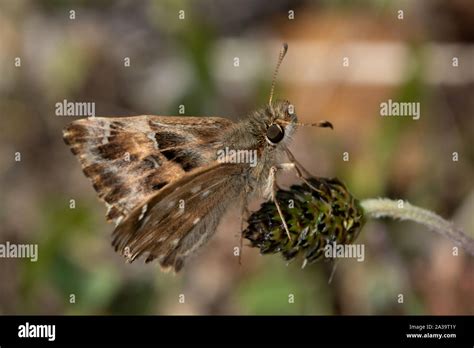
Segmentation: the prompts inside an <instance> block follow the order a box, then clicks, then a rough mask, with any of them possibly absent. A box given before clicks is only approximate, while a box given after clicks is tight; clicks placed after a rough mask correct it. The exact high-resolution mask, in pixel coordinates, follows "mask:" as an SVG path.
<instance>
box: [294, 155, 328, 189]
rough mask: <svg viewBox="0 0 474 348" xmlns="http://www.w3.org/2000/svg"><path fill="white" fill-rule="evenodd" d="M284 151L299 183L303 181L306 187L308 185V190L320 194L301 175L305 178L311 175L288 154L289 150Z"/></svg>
mask: <svg viewBox="0 0 474 348" xmlns="http://www.w3.org/2000/svg"><path fill="white" fill-rule="evenodd" d="M285 151H286V154H287V156H288V158H289V160H290V161H291V162H290V163H291V164H293V167H292V168H293V169H294V170H295V172H296V176H297V177H298V178H299V179H300V180H301V181H303V182H304V183H305V184H306V185H308V186H309V187H310V188H312V189H313V190H315V191H316V192H321V193H322V191H321V190H320V189H318V188H316V187H314V185H312V184H311V183H310V182H309V181H308V180H306V178H305V176H304V175H303V172H304V173H305V174H306V175H307V176H311V174H309V172H308V171H307V170H306V169H305V168H304V167H303V166H302V165H301V164H300V163H299V162H298V161H297V160H296V158H295V156H293V154H292V153H291V152H290V150H288V149H285Z"/></svg>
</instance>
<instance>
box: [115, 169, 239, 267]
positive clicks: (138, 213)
mask: <svg viewBox="0 0 474 348" xmlns="http://www.w3.org/2000/svg"><path fill="white" fill-rule="evenodd" d="M243 171H244V167H243V166H242V165H237V164H229V163H222V164H221V163H217V164H215V165H212V166H209V167H207V168H203V169H201V170H198V171H196V172H193V173H189V174H186V175H185V176H184V177H182V178H181V179H180V180H179V181H178V182H175V183H172V184H170V185H167V186H165V187H164V188H163V189H162V190H161V191H160V192H158V193H157V194H156V195H155V196H153V197H152V198H151V199H150V200H149V201H147V202H146V203H144V204H143V205H140V206H138V207H137V208H136V209H135V210H134V211H133V212H132V213H130V215H129V216H128V217H127V219H126V220H124V221H123V222H122V223H120V224H119V225H118V226H117V227H116V229H115V231H114V233H113V237H114V239H113V245H114V247H115V249H116V250H119V251H120V252H121V253H122V254H123V255H124V256H126V257H127V258H128V260H129V261H130V262H132V261H133V260H135V259H136V258H137V257H140V256H146V262H150V261H152V260H154V259H155V258H157V259H158V261H159V262H160V265H161V266H162V267H163V268H165V269H167V268H170V267H171V268H173V269H174V270H175V271H176V272H178V271H179V270H180V269H181V268H182V267H183V264H184V260H185V259H186V258H187V257H188V256H190V255H191V254H192V253H193V252H195V251H196V250H197V249H198V248H199V247H200V246H201V245H203V244H204V243H205V242H206V241H207V240H208V239H209V238H210V236H212V234H213V233H214V231H215V229H216V227H217V224H218V223H219V220H220V218H221V216H222V214H223V213H224V212H225V210H226V208H227V207H228V205H229V204H230V203H232V202H233V201H236V200H238V198H239V197H240V191H241V188H242V187H243V186H242V185H243V180H244V177H243V175H242V173H243Z"/></svg>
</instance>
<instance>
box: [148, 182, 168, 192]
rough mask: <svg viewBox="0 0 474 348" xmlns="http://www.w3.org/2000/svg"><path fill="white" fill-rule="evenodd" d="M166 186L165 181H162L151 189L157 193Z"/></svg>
mask: <svg viewBox="0 0 474 348" xmlns="http://www.w3.org/2000/svg"><path fill="white" fill-rule="evenodd" d="M166 185H168V183H167V182H166V181H164V182H160V183H158V184H155V185H153V186H152V187H151V188H152V189H153V190H156V191H158V190H160V189H161V188H162V187H163V186H166Z"/></svg>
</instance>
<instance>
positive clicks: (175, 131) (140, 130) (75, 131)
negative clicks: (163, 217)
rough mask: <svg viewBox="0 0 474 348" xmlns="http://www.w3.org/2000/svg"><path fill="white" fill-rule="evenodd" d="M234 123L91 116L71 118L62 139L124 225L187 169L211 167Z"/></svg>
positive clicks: (206, 119)
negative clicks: (222, 140)
mask: <svg viewBox="0 0 474 348" xmlns="http://www.w3.org/2000/svg"><path fill="white" fill-rule="evenodd" d="M232 124H233V122H232V121H230V120H227V119H224V118H220V117H165V116H163V117H162V116H134V117H119V118H106V117H93V118H87V119H81V120H77V121H74V122H72V123H71V124H70V125H69V126H68V127H67V128H66V129H65V130H64V141H65V142H66V144H68V145H69V146H70V148H71V151H72V153H73V154H74V155H76V156H77V157H78V158H79V161H80V162H81V165H82V169H83V171H84V173H85V175H86V176H87V177H89V178H90V179H91V180H92V183H93V186H94V189H95V190H96V191H97V193H98V195H99V197H100V198H101V199H102V200H103V201H105V203H106V205H107V207H108V211H107V220H113V221H114V222H115V223H116V224H118V223H120V221H121V220H122V219H124V218H125V217H126V216H127V215H128V214H129V213H130V212H131V211H132V210H133V209H134V208H135V207H136V206H138V205H140V204H141V203H142V202H146V201H147V200H149V199H150V198H151V197H152V196H153V195H155V194H156V193H157V192H159V191H160V190H161V189H162V188H163V187H165V186H166V185H168V184H170V183H171V182H175V181H178V180H179V179H180V178H181V177H183V176H184V175H185V174H186V173H189V172H192V171H194V170H197V169H199V168H202V167H205V166H208V165H210V164H211V163H213V162H214V160H215V158H216V150H217V149H218V148H222V145H221V143H220V139H222V134H223V133H224V132H225V131H226V130H228V129H229V127H230V126H231V125H232Z"/></svg>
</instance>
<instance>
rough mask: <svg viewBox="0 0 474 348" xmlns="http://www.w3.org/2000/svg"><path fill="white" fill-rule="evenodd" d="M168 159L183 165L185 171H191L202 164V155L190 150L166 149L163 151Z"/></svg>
mask: <svg viewBox="0 0 474 348" xmlns="http://www.w3.org/2000/svg"><path fill="white" fill-rule="evenodd" d="M161 153H162V154H163V155H164V156H165V157H166V159H167V160H169V161H173V162H175V163H177V164H179V165H180V166H181V168H183V170H184V171H185V172H189V171H190V170H193V169H194V168H197V167H199V166H200V165H201V157H200V156H199V155H198V154H197V153H195V152H194V151H189V150H165V151H162V152H161Z"/></svg>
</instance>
